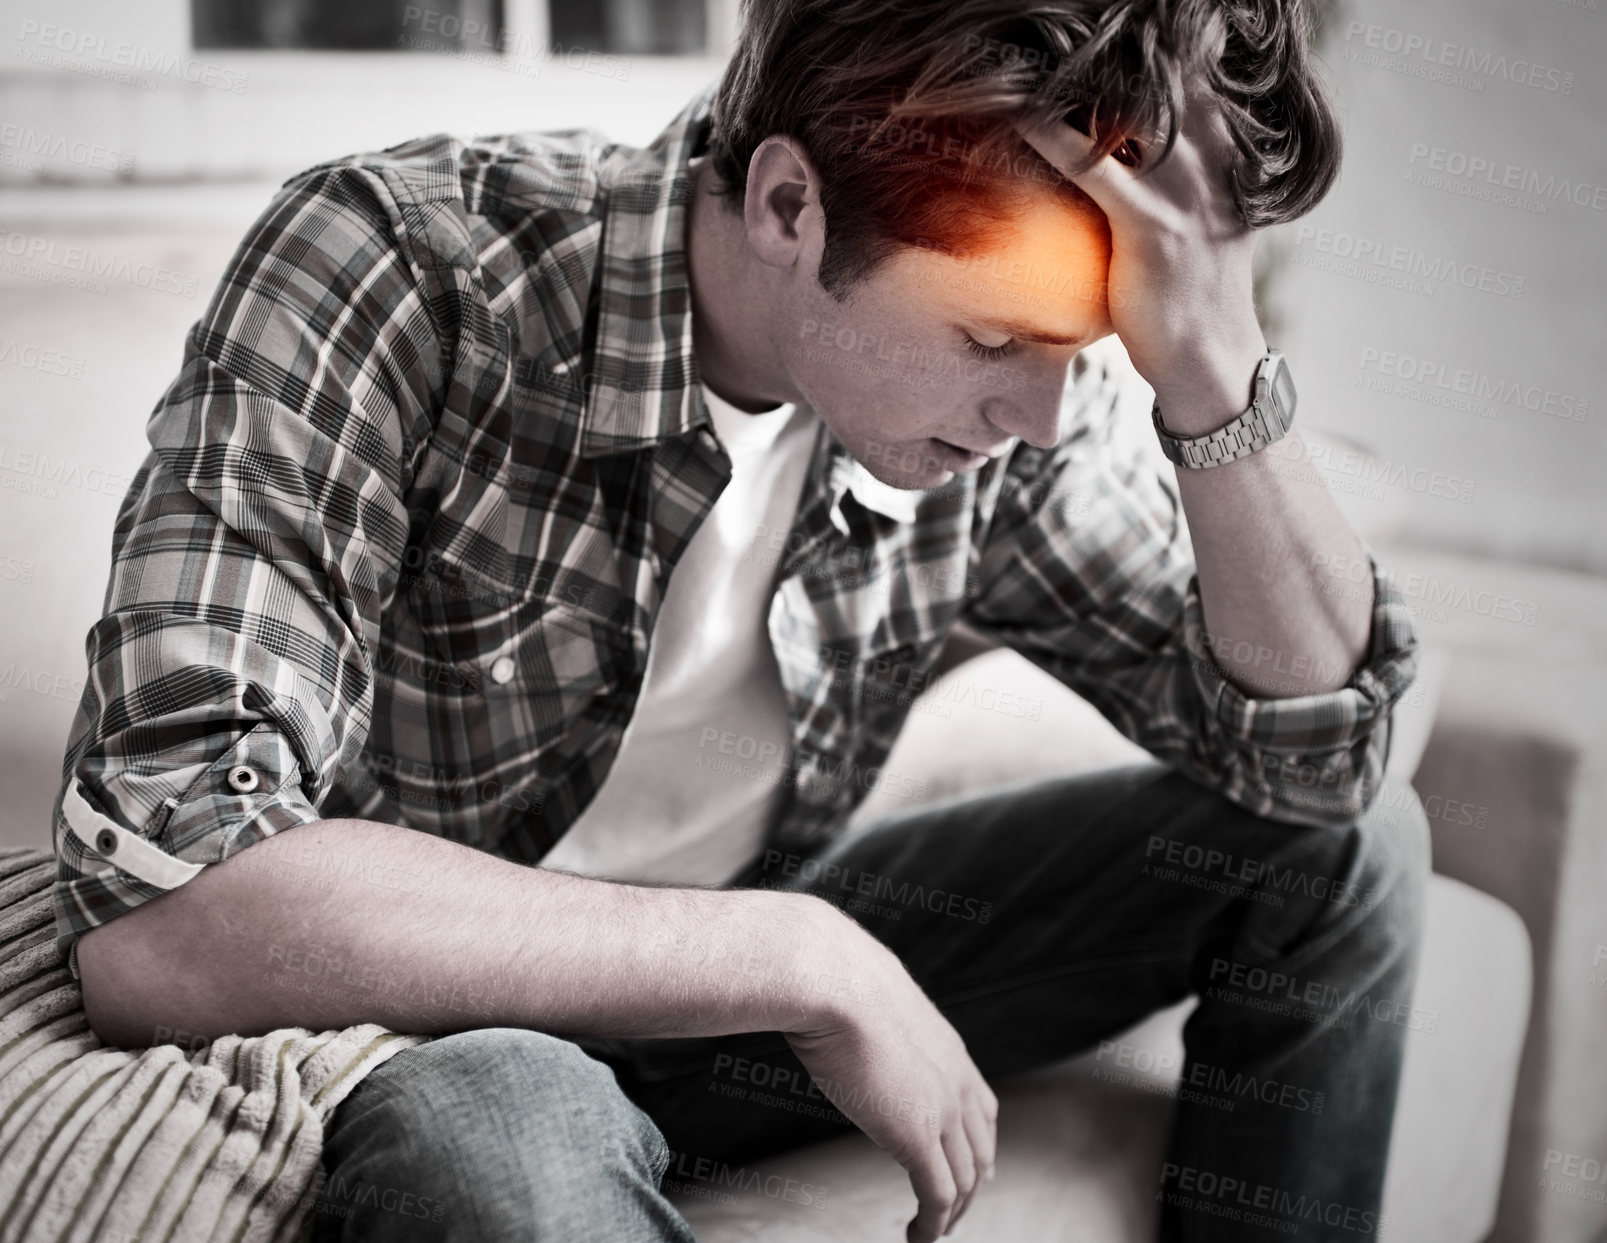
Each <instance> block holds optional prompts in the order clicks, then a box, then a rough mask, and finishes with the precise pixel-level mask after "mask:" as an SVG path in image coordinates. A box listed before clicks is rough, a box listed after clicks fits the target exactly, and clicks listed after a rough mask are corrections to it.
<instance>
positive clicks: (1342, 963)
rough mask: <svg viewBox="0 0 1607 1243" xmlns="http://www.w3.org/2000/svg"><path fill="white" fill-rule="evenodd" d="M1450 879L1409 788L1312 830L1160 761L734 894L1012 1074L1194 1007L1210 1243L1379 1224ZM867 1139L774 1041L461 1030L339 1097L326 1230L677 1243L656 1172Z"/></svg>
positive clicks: (1186, 1193) (882, 839)
mask: <svg viewBox="0 0 1607 1243" xmlns="http://www.w3.org/2000/svg"><path fill="white" fill-rule="evenodd" d="M1387 788H1388V787H1386V789H1387ZM1427 874H1428V828H1427V821H1426V820H1425V818H1424V816H1423V813H1422V809H1421V807H1420V806H1419V805H1418V804H1417V802H1416V799H1415V797H1414V796H1412V795H1411V794H1410V791H1409V790H1405V789H1404V788H1400V789H1398V790H1397V791H1396V792H1395V794H1394V795H1393V796H1392V797H1390V798H1387V799H1386V798H1380V799H1379V800H1377V801H1376V803H1375V805H1374V808H1373V810H1372V811H1371V812H1370V813H1369V814H1368V815H1367V816H1365V817H1363V818H1362V819H1361V820H1360V821H1359V822H1357V823H1354V824H1350V825H1345V826H1341V827H1308V826H1302V825H1290V824H1284V823H1279V822H1274V821H1271V820H1266V819H1263V818H1260V817H1258V816H1255V815H1253V814H1251V813H1250V812H1247V811H1245V810H1244V809H1242V808H1240V807H1238V806H1237V805H1235V804H1233V803H1231V802H1229V801H1227V800H1226V799H1224V798H1222V797H1220V796H1219V795H1216V794H1214V793H1212V792H1210V791H1207V790H1205V789H1203V788H1202V787H1200V786H1198V785H1195V784H1194V783H1192V782H1190V781H1188V780H1186V779H1184V778H1182V777H1179V776H1177V775H1176V774H1173V773H1171V772H1169V771H1168V770H1167V769H1165V768H1163V767H1161V766H1160V765H1158V764H1154V763H1143V764H1137V765H1133V766H1130V767H1125V768H1121V769H1116V770H1107V771H1102V772H1098V773H1094V774H1088V775H1074V776H1069V777H1059V778H1051V779H1048V780H1040V781H1033V782H1027V783H1022V784H1018V785H1014V786H1009V787H1004V788H1001V789H995V790H990V791H985V792H983V793H980V794H976V795H971V796H965V797H962V798H958V799H953V800H948V801H946V802H943V803H940V804H934V805H932V806H930V807H917V808H913V809H911V810H909V811H906V812H903V813H900V814H898V815H896V816H892V817H889V818H886V819H883V820H881V821H878V822H876V823H874V824H872V825H869V826H866V828H865V829H864V830H862V831H859V832H856V833H854V834H852V835H851V836H849V837H847V838H845V839H841V840H839V841H837V842H835V843H833V844H831V845H830V846H828V847H826V848H825V849H824V850H823V851H822V852H821V853H819V854H818V855H816V856H813V857H809V858H803V857H798V856H787V855H783V854H781V853H780V852H776V851H768V852H766V853H765V854H764V855H763V856H762V857H761V858H760V859H759V860H757V861H756V862H755V864H754V865H753V867H752V868H751V869H750V870H749V871H748V872H747V873H745V874H744V875H743V876H742V877H740V878H738V881H737V882H736V883H737V884H739V885H745V886H764V887H769V888H784V889H789V890H795V891H799V892H809V893H815V894H818V895H820V896H822V897H824V898H826V899H827V900H829V901H833V902H835V903H836V904H837V905H839V906H840V907H841V908H842V909H843V910H844V911H845V912H846V913H848V914H849V915H850V916H852V917H853V918H854V919H856V920H857V921H858V922H859V923H860V924H861V925H862V926H863V927H865V928H866V929H867V930H868V931H869V932H870V933H872V934H873V935H874V936H876V937H877V938H878V939H879V940H881V941H882V942H883V943H885V944H886V945H887V946H889V947H890V948H891V949H892V950H893V951H894V952H896V953H897V954H898V955H899V957H900V959H901V960H902V961H903V962H904V964H905V966H906V967H907V968H908V969H909V971H910V973H911V975H912V976H913V977H914V979H915V980H916V981H917V982H918V983H919V984H920V985H921V986H922V987H923V988H924V989H925V990H926V992H927V994H928V995H929V996H930V997H931V998H932V1000H933V1002H934V1003H935V1004H936V1005H937V1006H938V1008H939V1009H940V1010H941V1011H942V1012H943V1013H944V1014H945V1015H946V1016H947V1018H948V1019H949V1021H950V1022H952V1023H953V1024H954V1026H955V1028H956V1029H957V1030H958V1032H959V1033H960V1035H961V1036H962V1037H963V1038H964V1040H965V1043H966V1047H967V1048H968V1049H969V1051H970V1053H971V1056H972V1058H973V1059H974V1060H975V1062H976V1064H977V1066H978V1067H979V1068H980V1069H981V1071H982V1072H983V1074H984V1075H985V1076H987V1077H988V1078H989V1079H995V1078H998V1077H1000V1076H1005V1075H1011V1074H1015V1073H1018V1072H1022V1071H1026V1070H1030V1069H1033V1068H1036V1067H1042V1066H1045V1065H1048V1064H1051V1063H1053V1062H1056V1061H1060V1060H1063V1059H1065V1058H1067V1057H1070V1056H1072V1055H1075V1054H1077V1053H1080V1052H1083V1051H1085V1050H1088V1049H1091V1048H1093V1047H1094V1046H1095V1045H1096V1044H1098V1042H1100V1041H1101V1040H1103V1039H1106V1038H1108V1037H1111V1036H1113V1035H1115V1034H1116V1033H1119V1032H1121V1031H1123V1030H1124V1029H1126V1028H1128V1027H1130V1026H1131V1025H1132V1024H1134V1023H1136V1022H1137V1021H1139V1020H1140V1019H1142V1018H1143V1017H1145V1016H1146V1015H1148V1014H1150V1013H1152V1012H1154V1011H1155V1010H1157V1009H1160V1008H1162V1007H1165V1006H1167V1005H1170V1004H1172V1003H1174V1002H1177V1001H1180V1000H1183V999H1184V998H1186V997H1188V996H1190V995H1191V994H1193V995H1197V996H1198V997H1199V998H1200V1001H1199V1004H1198V1006H1197V1008H1196V1009H1195V1010H1194V1012H1193V1014H1192V1015H1191V1016H1190V1018H1189V1020H1188V1022H1187V1024H1186V1026H1185V1028H1184V1044H1185V1050H1186V1057H1185V1063H1184V1066H1183V1068H1182V1083H1181V1085H1180V1089H1179V1092H1178V1100H1177V1107H1176V1114H1175V1120H1174V1123H1173V1130H1172V1135H1171V1139H1170V1146H1169V1149H1168V1152H1167V1155H1166V1159H1165V1161H1164V1163H1163V1164H1162V1166H1161V1168H1160V1169H1157V1170H1154V1171H1153V1177H1154V1179H1155V1188H1156V1198H1157V1200H1158V1201H1159V1206H1160V1207H1159V1216H1160V1238H1161V1239H1162V1240H1165V1241H1167V1243H1173V1241H1177V1243H1184V1241H1186V1243H1210V1241H1215V1240H1235V1241H1244V1240H1250V1241H1258V1240H1263V1239H1264V1240H1272V1239H1274V1238H1276V1239H1280V1240H1281V1239H1287V1238H1290V1237H1294V1238H1297V1239H1321V1240H1357V1239H1366V1238H1368V1237H1370V1236H1374V1235H1376V1234H1377V1232H1378V1226H1379V1222H1378V1212H1379V1202H1380V1199H1381V1196H1382V1190H1383V1181H1384V1170H1385V1163H1386V1159H1387V1156H1388V1151H1389V1138H1390V1130H1391V1124H1392V1122H1393V1117H1394V1106H1395V1094H1396V1088H1397V1084H1398V1082H1399V1077H1400V1065H1401V1055H1402V1050H1403V1045H1404V1039H1405V1035H1406V1031H1407V1030H1408V1028H1409V1027H1411V1026H1413V1025H1414V1024H1416V1022H1417V1014H1418V1012H1416V1011H1413V1010H1412V1008H1411V1000H1412V987H1413V981H1414V972H1415V965H1416V948H1417V941H1418V935H1419V926H1420V919H1421V908H1422V894H1423V887H1424V884H1425V881H1426V877H1427ZM807 986H811V987H820V988H834V989H838V990H843V989H851V988H852V987H853V982H852V981H833V980H822V981H817V982H811V983H810V984H809V985H807ZM582 1046H584V1047H582ZM1139 1060H1140V1062H1141V1061H1142V1055H1141V1053H1140V1059H1139ZM1110 1069H1111V1070H1113V1071H1114V1070H1115V1069H1116V1066H1115V1063H1114V1061H1113V1063H1112V1065H1111V1067H1110ZM876 1107H877V1108H882V1107H883V1104H882V1103H881V1102H878V1103H877V1104H876ZM887 1107H889V1108H892V1107H897V1104H896V1103H894V1102H888V1103H887ZM848 1126H849V1124H848V1122H847V1120H846V1119H844V1118H843V1117H842V1116H841V1115H840V1114H838V1113H837V1112H836V1110H835V1109H833V1108H832V1107H831V1106H830V1105H829V1103H827V1102H826V1100H825V1098H824V1097H823V1096H822V1095H821V1094H820V1092H819V1090H818V1088H817V1087H815V1086H814V1085H812V1084H811V1082H810V1080H809V1078H808V1076H807V1074H806V1073H805V1072H804V1070H803V1067H802V1065H801V1064H800V1063H799V1062H798V1060H797V1059H796V1057H794V1056H793V1054H792V1052H791V1050H790V1048H789V1047H788V1045H787V1044H786V1042H785V1040H784V1039H783V1038H782V1037H781V1036H780V1035H779V1034H776V1033H767V1032H757V1033H749V1034H745V1035H738V1036H723V1037H717V1038H698V1039H676V1040H639V1039H633V1040H587V1041H583V1042H580V1043H579V1044H577V1043H572V1042H568V1041H564V1040H559V1039H556V1038H553V1037H550V1036H544V1035H540V1034H537V1033H532V1032H526V1031H520V1030H513V1029H506V1028H492V1029H482V1030H479V1031H470V1032H464V1033H460V1034H457V1035H452V1036H447V1037H442V1038H440V1039H437V1040H434V1041H431V1042H430V1043H428V1044H424V1045H421V1046H419V1047H417V1048H414V1049H408V1050H404V1051H403V1052H401V1053H399V1054H397V1055H396V1056H395V1057H393V1058H392V1059H391V1060H390V1061H389V1062H387V1063H385V1064H384V1065H382V1066H380V1067H379V1068H377V1069H376V1070H374V1071H373V1072H371V1073H370V1074H369V1075H368V1076H367V1078H366V1079H365V1080H364V1081H363V1083H361V1084H360V1085H359V1086H358V1087H357V1088H356V1089H355V1090H354V1091H353V1093H352V1095H351V1096H350V1097H348V1098H347V1099H346V1100H345V1101H344V1102H342V1103H341V1105H340V1106H339V1108H338V1109H337V1110H336V1112H335V1115H334V1117H333V1118H332V1120H331V1122H330V1125H329V1128H328V1134H327V1136H326V1141H325V1149H324V1161H325V1165H326V1168H327V1170H328V1174H329V1179H328V1183H327V1184H326V1186H325V1189H324V1192H323V1195H322V1197H321V1198H320V1201H319V1205H318V1211H317V1212H316V1213H315V1233H314V1239H315V1240H316V1241H317V1243H329V1241H332V1240H357V1239H364V1240H390V1239H410V1240H412V1239H419V1240H426V1239H427V1240H438V1239H439V1240H446V1239H452V1240H470V1239H473V1240H480V1241H481V1243H485V1241H487V1240H513V1239H542V1240H545V1239H552V1240H562V1241H563V1243H592V1241H596V1243H603V1241H604V1240H607V1241H610V1243H612V1241H616V1240H617V1241H629V1243H651V1241H657V1240H674V1241H676V1243H682V1241H685V1240H690V1239H691V1238H692V1234H691V1232H690V1230H689V1229H688V1227H687V1225H686V1223H685V1222H684V1220H682V1218H681V1217H680V1215H679V1214H678V1213H677V1212H676V1211H675V1209H674V1208H673V1206H672V1205H671V1204H670V1203H669V1202H668V1200H666V1199H665V1197H664V1195H663V1194H662V1190H661V1182H662V1183H663V1184H664V1187H666V1188H669V1189H673V1190H682V1191H689V1192H691V1193H692V1194H697V1193H698V1192H699V1190H700V1188H702V1186H703V1184H705V1183H707V1184H708V1185H709V1186H710V1187H713V1186H715V1185H716V1184H719V1185H724V1186H729V1185H730V1184H731V1182H732V1181H733V1179H732V1171H733V1170H734V1169H735V1170H738V1171H740V1169H741V1167H742V1166H744V1165H745V1164H746V1163H751V1162H752V1161H754V1160H755V1159H757V1158H760V1157H763V1156H766V1155H769V1154H771V1153H775V1152H778V1151H781V1150H784V1149H787V1148H790V1147H793V1146H796V1145H798V1144H803V1143H807V1142H810V1141H813V1140H817V1139H821V1138H825V1137H827V1136H829V1135H834V1134H838V1133H841V1132H842V1131H843V1130H845V1129H847V1128H848ZM354 1187H355V1188H358V1189H359V1190H360V1189H362V1188H365V1187H373V1188H381V1189H391V1190H393V1191H395V1192H397V1193H398V1195H405V1194H407V1193H411V1194H412V1195H413V1197H414V1200H415V1206H416V1204H417V1202H418V1201H419V1200H420V1199H421V1198H427V1199H428V1200H429V1201H430V1212H429V1213H428V1214H422V1213H419V1212H418V1211H417V1208H416V1207H415V1210H414V1212H413V1214H412V1215H408V1214H404V1213H401V1212H399V1211H397V1210H395V1209H389V1210H388V1209H386V1208H384V1207H383V1205H382V1204H380V1203H379V1202H378V1201H379V1200H380V1198H381V1196H379V1195H375V1194H372V1193H369V1194H359V1195H353V1194H352V1191H351V1189H352V1188H354ZM705 1193H706V1192H705ZM778 1194H781V1193H778ZM808 1195H809V1191H808V1185H807V1184H804V1185H803V1187H802V1188H801V1189H800V1188H792V1189H790V1192H789V1193H788V1194H786V1198H788V1199H792V1200H795V1201H796V1200H798V1198H799V1197H800V1196H802V1197H807V1196H808ZM392 1201H393V1203H395V1202H397V1201H396V1197H395V1196H393V1197H392ZM438 1205H439V1206H440V1207H439V1211H437V1206H438Z"/></svg>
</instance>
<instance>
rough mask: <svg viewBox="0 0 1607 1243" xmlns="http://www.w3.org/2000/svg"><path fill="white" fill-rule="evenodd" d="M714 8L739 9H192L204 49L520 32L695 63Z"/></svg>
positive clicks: (536, 3) (666, 5)
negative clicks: (539, 32)
mask: <svg viewBox="0 0 1607 1243" xmlns="http://www.w3.org/2000/svg"><path fill="white" fill-rule="evenodd" d="M711 5H712V6H713V7H714V8H715V9H716V10H717V12H716V14H715V24H716V25H720V26H723V25H725V24H727V23H728V22H729V20H730V19H729V15H728V14H727V13H726V10H727V9H734V7H735V6H734V4H733V3H731V2H730V0H340V2H339V3H331V2H330V0H190V12H191V22H192V29H193V30H194V35H195V46H196V47H197V48H238V49H268V50H273V49H284V50H311V51H361V52H398V51H402V52H453V51H459V50H476V51H478V50H485V51H491V52H508V51H510V50H511V49H512V48H513V46H514V44H513V41H512V40H511V39H510V38H509V34H508V32H509V26H510V24H513V25H517V26H519V27H521V28H524V29H530V28H532V27H534V28H536V29H541V30H544V31H547V32H549V33H550V41H551V43H552V45H553V46H554V47H556V48H562V49H565V50H569V49H578V50H582V51H598V52H609V53H624V54H628V55H641V56H696V55H703V54H705V53H706V52H707V51H708V50H709V42H710V39H709V30H710V25H711V21H710V7H711ZM505 7H506V8H512V9H515V10H518V12H517V13H514V14H510V13H508V12H506V11H505ZM526 10H529V12H525V11H526ZM517 17H523V18H525V19H526V20H523V21H517V20H516V21H513V22H512V23H510V18H517Z"/></svg>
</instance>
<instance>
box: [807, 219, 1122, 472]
mask: <svg viewBox="0 0 1607 1243" xmlns="http://www.w3.org/2000/svg"><path fill="white" fill-rule="evenodd" d="M815 261H816V262H815V266H816V269H817V270H818V249H817V250H816V254H815ZM1109 265H1110V232H1109V227H1108V225H1107V223H1106V220H1105V217H1104V214H1103V213H1102V212H1100V211H1099V209H1098V208H1097V207H1095V206H1094V205H1093V204H1092V203H1091V202H1089V203H1085V204H1083V205H1082V206H1081V207H1078V206H1073V205H1070V204H1067V203H1066V202H1065V201H1064V200H1063V199H1060V198H1058V197H1056V196H1054V195H1052V194H1050V193H1049V192H1047V191H1045V192H1041V193H1035V194H1034V195H1033V196H1032V197H1031V198H1029V199H1028V200H1027V201H1026V202H1025V204H1024V205H1023V206H1021V207H1020V208H1019V209H1017V210H1016V211H1015V212H1013V213H1012V214H1011V215H1010V217H1009V218H1008V219H1007V220H1004V221H1001V222H1000V224H999V226H998V229H997V232H996V234H995V235H994V236H993V237H990V238H989V239H988V240H987V242H986V246H985V249H983V250H981V251H979V252H978V253H975V254H970V255H966V256H963V257H961V256H956V255H953V254H950V253H947V252H945V251H943V250H941V249H938V248H936V247H934V248H933V249H901V250H900V251H899V252H898V253H897V254H896V255H894V257H892V258H891V259H889V260H888V261H887V262H886V263H884V264H883V265H882V266H881V267H879V268H877V269H876V271H875V273H874V274H873V275H871V276H870V277H869V278H868V279H866V280H864V281H862V282H861V283H859V284H858V285H856V286H854V287H853V290H852V292H851V293H850V295H849V297H848V298H847V299H846V300H845V301H843V302H836V301H834V300H833V299H832V298H831V297H830V295H828V294H827V293H826V292H825V291H824V290H823V289H821V288H820V285H819V283H818V281H814V280H810V281H807V282H804V283H802V284H801V285H800V286H798V288H799V290H800V294H799V298H798V302H799V305H798V306H797V307H795V308H792V310H791V312H790V313H789V314H788V316H787V317H786V319H785V320H784V321H783V338H784V349H783V356H784V358H785V360H786V365H787V368H788V371H789V373H790V375H791V377H792V380H793V383H794V385H795V387H796V388H797V390H798V391H799V392H800V393H802V394H803V395H804V397H805V399H806V400H807V401H808V402H809V404H810V405H811V406H813V407H814V409H815V410H816V411H817V412H818V413H819V414H820V417H821V418H822V419H824V420H825V422H826V425H827V426H828V427H830V428H831V430H832V432H833V434H835V435H836V437H837V438H838V439H839V440H840V441H842V442H843V444H844V445H845V446H846V447H847V448H848V450H849V452H851V453H852V454H853V455H854V457H855V458H857V459H858V460H859V461H860V462H861V463H862V464H863V465H864V466H865V467H866V468H867V469H868V470H869V471H870V472H871V473H872V474H873V475H875V476H876V477H877V478H878V479H880V480H881V481H882V482H883V483H887V484H891V485H892V486H894V487H899V488H935V487H939V486H941V485H943V484H945V483H947V482H948V481H949V480H950V479H952V478H953V477H954V476H955V475H956V474H958V473H964V472H968V471H973V470H976V469H978V468H979V467H981V466H982V464H983V463H984V462H985V461H986V460H987V459H988V458H990V457H1001V456H1004V455H1006V454H1008V453H1009V452H1010V450H1011V449H1013V448H1014V447H1015V443H1016V441H1017V439H1024V440H1026V441H1028V442H1029V443H1031V444H1034V445H1038V446H1041V447H1048V446H1050V445H1052V444H1054V443H1055V441H1056V439H1057V438H1058V430H1059V418H1060V406H1061V393H1062V390H1063V388H1064V386H1065V383H1066V376H1067V368H1068V367H1069V366H1070V363H1071V360H1072V358H1073V357H1074V356H1075V355H1076V353H1077V351H1078V350H1080V349H1081V348H1082V347H1083V346H1085V345H1089V344H1091V343H1092V342H1093V341H1096V340H1098V339H1099V338H1100V337H1103V336H1105V335H1107V334H1108V333H1109V332H1110V331H1111V326H1110V318H1109V312H1108V308H1107V306H1106V301H1105V279H1106V274H1107V271H1108V269H1109ZM787 324H791V325H792V327H791V330H790V332H789V331H788V329H787V327H786V325H787ZM788 338H790V339H788ZM1034 338H1039V339H1034Z"/></svg>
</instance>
